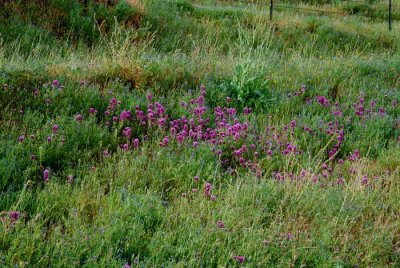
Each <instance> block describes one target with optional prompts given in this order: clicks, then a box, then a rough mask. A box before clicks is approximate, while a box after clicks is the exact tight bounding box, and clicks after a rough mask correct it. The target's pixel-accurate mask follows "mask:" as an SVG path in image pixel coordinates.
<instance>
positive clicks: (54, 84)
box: [51, 80, 60, 88]
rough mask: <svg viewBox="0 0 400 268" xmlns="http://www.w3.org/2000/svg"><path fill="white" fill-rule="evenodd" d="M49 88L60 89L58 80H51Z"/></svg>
mask: <svg viewBox="0 0 400 268" xmlns="http://www.w3.org/2000/svg"><path fill="white" fill-rule="evenodd" d="M51 86H52V87H53V88H58V87H60V82H59V81H58V80H53V82H51Z"/></svg>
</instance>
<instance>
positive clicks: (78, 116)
mask: <svg viewBox="0 0 400 268" xmlns="http://www.w3.org/2000/svg"><path fill="white" fill-rule="evenodd" d="M75 120H76V121H77V122H82V120H83V116H82V115H81V114H78V115H76V116H75Z"/></svg>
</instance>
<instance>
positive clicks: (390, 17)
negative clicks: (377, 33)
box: [271, 0, 392, 31]
mask: <svg viewBox="0 0 400 268" xmlns="http://www.w3.org/2000/svg"><path fill="white" fill-rule="evenodd" d="M271 1H272V0H271ZM391 30H392V0H389V31H391Z"/></svg>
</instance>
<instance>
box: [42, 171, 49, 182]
mask: <svg viewBox="0 0 400 268" xmlns="http://www.w3.org/2000/svg"><path fill="white" fill-rule="evenodd" d="M49 177H50V172H49V170H47V169H45V170H44V171H43V179H44V181H45V182H48V181H49Z"/></svg>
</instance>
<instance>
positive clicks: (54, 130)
mask: <svg viewBox="0 0 400 268" xmlns="http://www.w3.org/2000/svg"><path fill="white" fill-rule="evenodd" d="M51 130H52V131H53V133H54V134H57V132H58V125H54V126H53V127H52V129H51Z"/></svg>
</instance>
